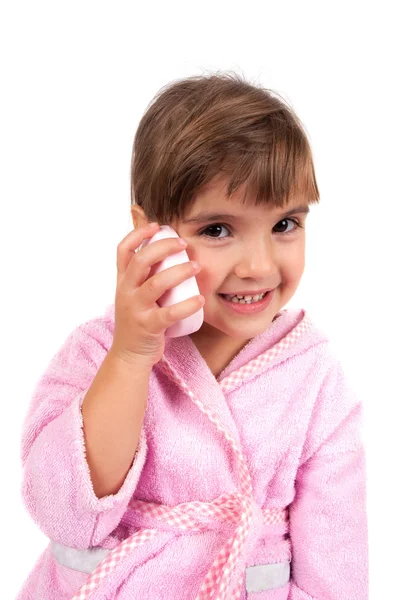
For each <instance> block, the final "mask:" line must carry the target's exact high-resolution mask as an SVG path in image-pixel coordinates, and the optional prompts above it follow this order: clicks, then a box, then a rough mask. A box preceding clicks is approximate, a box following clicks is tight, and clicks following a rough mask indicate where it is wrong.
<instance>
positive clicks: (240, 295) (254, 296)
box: [218, 289, 272, 304]
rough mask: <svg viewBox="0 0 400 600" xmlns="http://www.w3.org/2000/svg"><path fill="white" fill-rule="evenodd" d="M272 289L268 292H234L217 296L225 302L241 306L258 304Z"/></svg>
mask: <svg viewBox="0 0 400 600" xmlns="http://www.w3.org/2000/svg"><path fill="white" fill-rule="evenodd" d="M271 291H272V289H269V290H260V291H258V292H236V293H235V294H218V295H219V296H222V298H224V299H225V300H229V301H231V302H238V303H241V304H245V303H246V304H252V303H254V302H259V301H260V300H262V299H263V298H265V296H266V294H267V293H268V292H271Z"/></svg>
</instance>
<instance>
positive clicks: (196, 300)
mask: <svg viewBox="0 0 400 600" xmlns="http://www.w3.org/2000/svg"><path fill="white" fill-rule="evenodd" d="M204 302H205V298H204V296H202V295H201V294H200V295H199V296H192V297H191V298H188V299H187V300H183V301H182V302H178V303H177V304H173V305H172V306H164V307H162V308H159V309H158V310H155V311H152V313H151V316H150V317H149V322H148V324H147V329H148V330H149V331H150V332H151V333H159V332H161V331H162V330H164V329H167V328H168V327H170V326H171V325H173V324H174V323H177V322H178V321H181V320H182V319H186V317H190V315H193V314H194V313H196V312H197V311H198V310H200V308H202V306H204Z"/></svg>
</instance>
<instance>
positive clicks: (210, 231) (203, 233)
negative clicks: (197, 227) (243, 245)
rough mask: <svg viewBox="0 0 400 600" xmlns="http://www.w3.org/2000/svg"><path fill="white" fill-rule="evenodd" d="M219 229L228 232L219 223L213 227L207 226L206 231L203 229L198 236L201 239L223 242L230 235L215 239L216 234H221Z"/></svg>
mask: <svg viewBox="0 0 400 600" xmlns="http://www.w3.org/2000/svg"><path fill="white" fill-rule="evenodd" d="M221 228H222V229H226V230H227V231H229V230H228V228H227V227H226V226H225V225H222V224H221V223H215V224H213V225H209V226H208V227H207V228H206V229H203V230H202V231H201V232H200V234H199V235H200V236H203V237H208V238H210V239H214V240H224V239H225V238H226V237H229V235H230V234H229V235H227V236H223V237H217V236H218V234H219V233H221ZM213 232H214V233H216V234H217V235H213Z"/></svg>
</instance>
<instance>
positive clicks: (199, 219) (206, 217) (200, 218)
mask: <svg viewBox="0 0 400 600" xmlns="http://www.w3.org/2000/svg"><path fill="white" fill-rule="evenodd" d="M309 212H310V208H309V207H308V206H304V205H302V206H295V207H294V208H292V209H291V210H289V211H288V212H286V213H284V214H282V215H281V219H286V218H287V217H290V216H291V215H294V214H298V213H304V214H308V213H309ZM241 218H242V217H239V216H236V215H231V214H229V213H215V212H201V213H199V214H198V215H195V216H194V217H191V218H190V219H184V220H183V223H205V222H206V221H220V220H224V219H226V220H230V221H239V220H240V219H241Z"/></svg>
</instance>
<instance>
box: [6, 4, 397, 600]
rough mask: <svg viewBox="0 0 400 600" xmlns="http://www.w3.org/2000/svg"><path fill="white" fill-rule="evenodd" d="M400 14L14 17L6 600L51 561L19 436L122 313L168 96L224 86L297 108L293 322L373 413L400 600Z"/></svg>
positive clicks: (381, 548)
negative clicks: (310, 165)
mask: <svg viewBox="0 0 400 600" xmlns="http://www.w3.org/2000/svg"><path fill="white" fill-rule="evenodd" d="M395 4H396V3H395V2H385V1H381V2H351V1H350V2H349V1H348V2H338V1H336V2H334V3H333V2H332V3H328V2H323V1H322V2H321V1H320V2H304V1H302V2H284V1H280V2H267V1H263V2H251V1H247V2H238V3H235V2H232V1H231V2H217V1H214V2H212V3H211V2H210V3H205V2H202V3H200V2H197V3H189V2H187V3H183V2H182V3H178V2H159V3H156V2H149V3H148V5H147V4H145V3H143V5H140V6H139V5H138V4H137V3H136V4H135V2H133V1H132V2H129V3H128V2H127V3H121V2H116V1H114V2H109V3H104V2H99V1H97V2H85V1H81V2H56V1H54V0H53V1H52V2H43V1H40V0H36V2H18V1H16V0H14V1H13V2H9V3H3V4H2V8H1V13H0V45H1V47H0V56H1V85H2V91H1V95H0V102H1V110H0V119H1V123H0V124H1V135H0V144H1V147H0V152H1V154H0V169H1V178H0V186H1V189H0V194H1V196H0V197H1V214H2V219H1V221H0V222H1V270H2V280H3V285H2V293H1V298H2V334H3V335H2V342H3V343H2V360H1V365H2V379H1V390H2V397H1V402H2V406H3V413H2V414H3V419H2V436H1V445H2V447H1V460H2V480H1V481H2V483H1V486H2V494H1V502H2V507H1V508H2V516H3V524H2V542H1V548H2V550H1V552H2V554H3V557H2V566H3V567H5V568H3V569H2V572H3V574H2V577H1V587H2V598H5V599H9V598H10V599H11V598H14V597H15V596H16V594H17V591H18V590H19V589H20V587H21V586H22V583H23V581H24V580H25V578H26V577H27V575H28V573H29V572H30V570H31V568H32V567H33V564H34V562H35V561H36V560H37V558H38V556H39V554H40V553H41V552H42V550H43V549H44V548H45V546H46V545H47V539H46V538H45V536H44V535H43V534H42V533H41V531H40V530H39V528H38V527H37V526H36V525H35V524H34V523H33V521H32V520H31V518H30V517H29V516H28V514H27V512H26V510H25V508H24V506H23V505H22V502H21V497H20V483H21V478H22V471H21V464H20V458H19V452H20V433H21V428H22V421H23V418H24V415H25V413H26V410H27V408H28V404H29V401H30V396H31V394H32V391H33V388H34V386H35V384H36V382H37V381H38V379H39V377H40V376H41V374H42V372H43V371H44V370H45V368H46V366H47V364H48V362H49V360H50V358H51V357H52V356H53V354H54V353H55V352H56V351H57V350H58V349H59V348H60V346H61V345H62V343H63V342H64V340H65V338H66V337H67V336H68V334H69V333H70V332H71V331H72V329H73V328H75V327H76V326H77V325H78V324H80V323H82V322H84V321H85V320H87V319H89V318H92V317H95V316H98V315H100V314H102V312H103V310H104V309H105V307H106V305H107V304H109V303H111V302H113V300H114V291H115V289H114V286H115V279H116V247H117V244H118V243H119V241H120V240H121V239H122V238H123V237H124V236H125V235H126V234H127V233H128V232H129V230H130V229H131V217H130V211H129V205H130V195H129V166H130V157H131V147H132V142H133V137H134V133H135V130H136V127H137V125H138V122H139V120H140V118H141V116H142V115H143V113H144V112H145V110H146V107H147V105H148V104H149V102H150V101H151V100H152V98H153V96H154V94H155V93H156V92H157V91H158V90H159V89H160V88H161V87H162V86H164V85H166V84H167V83H169V82H170V81H172V80H175V79H180V78H183V77H185V76H189V75H196V74H201V73H203V72H205V71H214V70H233V71H236V72H239V73H241V74H244V75H245V76H246V77H247V78H248V79H251V80H252V81H253V83H257V82H259V83H260V84H261V85H264V86H265V87H267V88H271V89H273V90H275V91H277V92H278V93H279V94H281V95H283V96H284V97H285V98H286V99H287V100H288V101H289V103H290V104H291V105H292V106H293V108H294V109H295V111H296V112H297V114H298V115H299V117H300V119H301V120H302V122H303V123H304V125H305V127H306V131H307V133H308V135H309V138H310V141H311V145H312V149H313V152H314V157H315V167H316V174H317V181H318V185H319V188H320V192H321V202H320V205H319V206H313V207H312V209H311V215H310V216H309V218H308V220H307V228H308V233H307V265H306V272H305V275H304V278H303V281H302V283H301V285H300V287H299V289H298V292H297V293H296V295H295V297H294V298H293V299H292V300H291V302H290V304H289V305H287V306H288V307H290V306H303V307H305V308H307V309H308V310H309V312H310V314H311V315H312V316H313V318H314V320H315V321H316V322H317V323H318V324H320V325H321V326H322V327H323V328H324V329H325V331H326V332H327V333H328V334H329V335H330V337H331V341H332V345H333V347H334V348H335V349H336V350H337V352H338V354H339V355H340V357H341V360H342V362H343V363H344V365H345V367H346V369H347V372H348V376H349V378H350V379H352V381H353V383H354V385H355V387H356V389H357V390H358V391H359V394H360V396H361V397H362V399H363V402H364V409H365V425H364V433H363V435H364V440H365V445H366V447H367V460H368V482H367V484H368V513H369V536H370V589H371V592H370V598H371V599H372V600H382V599H383V598H394V597H395V596H396V594H397V593H398V590H397V592H396V587H398V583H397V577H396V575H397V573H398V561H399V558H400V553H399V550H398V539H399V536H400V526H399V519H398V518H397V508H398V506H399V492H398V490H399V485H398V483H399V482H398V480H399V472H400V471H399V466H398V459H399V442H398V439H399V408H398V405H399V401H400V394H399V390H398V384H397V381H398V378H397V373H398V370H399V367H398V362H399V351H398V339H399V333H400V331H399V316H398V304H399V294H398V292H397V291H396V290H397V289H398V281H397V280H398V276H399V267H398V262H399V254H400V253H399V217H400V211H399V201H400V198H399V183H398V174H399V134H400V131H399V129H400V128H399V105H400V98H399V89H398V59H396V58H395V56H396V55H397V56H398V54H399V51H400V48H399V43H398V26H397V24H398V21H397V20H396V18H395ZM318 600H325V599H322V598H321V599H318ZM337 600H339V599H337Z"/></svg>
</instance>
